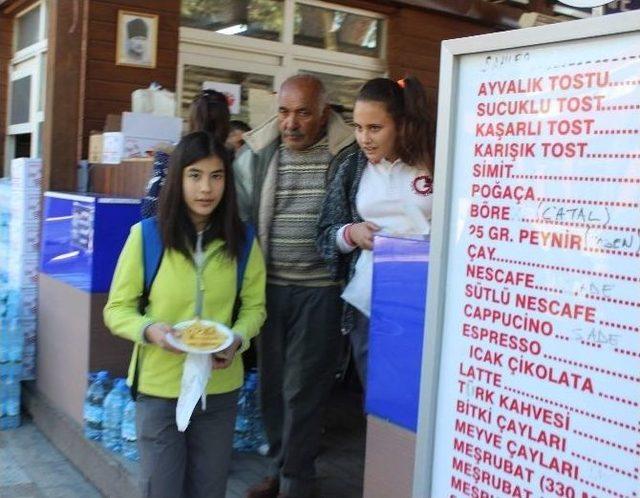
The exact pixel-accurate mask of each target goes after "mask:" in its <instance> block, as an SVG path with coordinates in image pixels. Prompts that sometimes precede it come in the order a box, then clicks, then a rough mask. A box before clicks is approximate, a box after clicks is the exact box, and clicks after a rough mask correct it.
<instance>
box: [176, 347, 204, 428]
mask: <svg viewBox="0 0 640 498" xmlns="http://www.w3.org/2000/svg"><path fill="white" fill-rule="evenodd" d="M211 366H212V364H211V355H210V354H202V353H189V354H187V358H186V360H185V361H184V367H183V370H182V382H181V384H180V396H178V403H177V405H176V425H177V426H178V430H179V431H180V432H184V431H185V430H186V429H187V427H188V426H189V421H190V420H191V414H192V413H193V410H194V408H195V407H196V403H197V402H198V400H199V399H200V400H202V409H203V410H205V409H206V408H207V393H206V388H207V383H208V382H209V377H210V376H211Z"/></svg>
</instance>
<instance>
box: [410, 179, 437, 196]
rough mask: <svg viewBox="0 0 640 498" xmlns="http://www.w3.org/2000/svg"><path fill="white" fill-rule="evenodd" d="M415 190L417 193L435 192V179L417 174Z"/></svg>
mask: <svg viewBox="0 0 640 498" xmlns="http://www.w3.org/2000/svg"><path fill="white" fill-rule="evenodd" d="M413 190H414V192H415V193H416V194H420V195H431V194H433V180H432V179H431V177H430V176H428V175H422V176H416V177H415V178H414V180H413Z"/></svg>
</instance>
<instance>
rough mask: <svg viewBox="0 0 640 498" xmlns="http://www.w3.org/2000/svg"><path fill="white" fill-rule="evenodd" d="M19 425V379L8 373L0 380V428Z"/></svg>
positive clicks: (10, 427) (12, 427)
mask: <svg viewBox="0 0 640 498" xmlns="http://www.w3.org/2000/svg"><path fill="white" fill-rule="evenodd" d="M19 425H20V379H19V377H17V376H13V375H10V376H8V377H6V378H4V379H3V380H2V381H0V430H4V429H14V428H16V427H18V426H19Z"/></svg>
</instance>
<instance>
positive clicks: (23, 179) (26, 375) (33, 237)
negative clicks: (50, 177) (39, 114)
mask: <svg viewBox="0 0 640 498" xmlns="http://www.w3.org/2000/svg"><path fill="white" fill-rule="evenodd" d="M41 203H42V161H41V160H40V159H29V158H21V159H14V160H13V161H11V192H10V205H9V211H10V214H9V241H8V243H9V245H10V247H11V251H9V252H8V254H9V256H8V262H7V264H8V272H7V273H8V275H7V285H8V289H9V298H10V299H9V306H8V315H9V316H10V317H11V318H16V319H18V322H17V327H18V331H19V333H20V334H21V335H22V337H23V349H22V376H21V377H22V379H23V380H26V379H35V369H36V331H37V313H38V270H39V261H40V216H41V215H40V213H41Z"/></svg>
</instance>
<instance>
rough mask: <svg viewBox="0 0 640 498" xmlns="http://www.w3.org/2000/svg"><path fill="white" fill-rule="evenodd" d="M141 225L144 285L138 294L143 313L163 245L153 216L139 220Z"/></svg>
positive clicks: (158, 266) (160, 258)
mask: <svg viewBox="0 0 640 498" xmlns="http://www.w3.org/2000/svg"><path fill="white" fill-rule="evenodd" d="M140 225H141V227H142V268H143V270H144V287H143V289H142V295H141V296H140V305H139V309H140V312H141V313H144V310H145V309H146V307H147V305H148V304H149V292H151V286H152V285H153V281H154V280H155V278H156V275H157V274H158V269H159V268H160V262H161V261H162V255H163V254H164V246H163V245H162V237H161V236H160V230H159V228H158V221H157V219H156V217H155V216H153V217H151V218H145V219H144V220H142V221H141V222H140Z"/></svg>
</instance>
